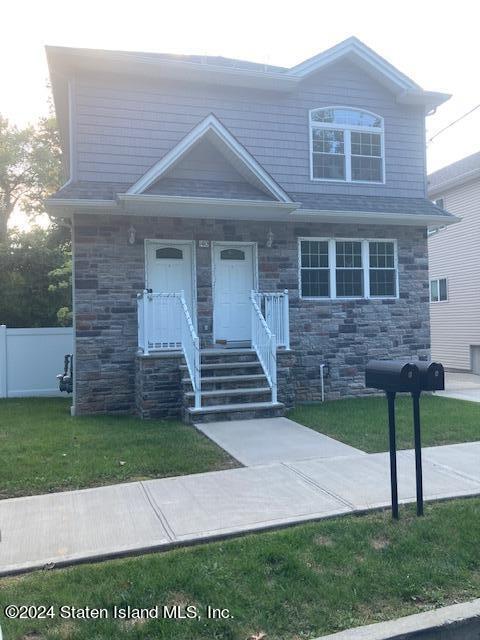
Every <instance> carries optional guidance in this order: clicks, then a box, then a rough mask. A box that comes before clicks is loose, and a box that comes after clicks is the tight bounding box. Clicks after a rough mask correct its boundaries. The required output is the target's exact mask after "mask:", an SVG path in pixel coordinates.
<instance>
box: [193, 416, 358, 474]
mask: <svg viewBox="0 0 480 640" xmlns="http://www.w3.org/2000/svg"><path fill="white" fill-rule="evenodd" d="M195 426H196V428H197V429H198V430H199V431H201V432H202V433H204V434H205V435H206V436H207V437H208V438H210V439H211V440H213V441H214V442H216V443H217V444H218V445H219V446H220V447H222V449H225V451H227V452H228V453H229V454H230V455H231V456H233V457H234V458H235V459H236V460H238V461H239V462H241V463H242V464H244V465H245V466H247V467H250V466H253V465H258V464H269V463H271V462H290V461H292V460H305V459H307V458H333V457H340V456H353V455H361V456H364V455H366V454H365V452H364V451H360V449H355V448H354V447H350V446H349V445H347V444H343V442H339V441H338V440H334V439H333V438H329V437H328V436H324V435H323V434H322V433H318V432H317V431H313V429H309V428H308V427H304V426H303V425H301V424H298V422H293V420H289V419H288V418H264V419H262V420H232V421H226V422H209V423H205V424H197V425H195Z"/></svg>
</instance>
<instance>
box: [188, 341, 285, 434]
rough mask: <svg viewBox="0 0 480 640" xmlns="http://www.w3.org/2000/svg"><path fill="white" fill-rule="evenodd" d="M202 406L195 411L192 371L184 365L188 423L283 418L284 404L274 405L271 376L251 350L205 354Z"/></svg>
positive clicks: (206, 350) (203, 352)
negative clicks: (265, 371)
mask: <svg viewBox="0 0 480 640" xmlns="http://www.w3.org/2000/svg"><path fill="white" fill-rule="evenodd" d="M200 368H201V407H199V408H195V406H194V405H195V394H194V392H193V390H192V385H191V381H190V377H189V376H188V369H187V368H186V367H185V366H183V367H182V368H181V370H182V372H183V373H184V374H186V375H185V376H184V377H183V378H182V384H183V386H184V394H183V395H184V418H185V420H186V421H187V422H197V423H201V422H209V421H212V420H239V419H245V420H247V419H251V418H267V417H277V416H281V415H283V408H284V405H283V404H282V403H279V402H275V403H272V392H271V389H270V387H269V386H268V383H267V377H266V375H265V373H264V372H263V369H262V366H261V364H260V362H259V361H258V358H257V354H256V352H255V351H254V350H253V349H250V348H235V349H203V350H202V351H201V361H200Z"/></svg>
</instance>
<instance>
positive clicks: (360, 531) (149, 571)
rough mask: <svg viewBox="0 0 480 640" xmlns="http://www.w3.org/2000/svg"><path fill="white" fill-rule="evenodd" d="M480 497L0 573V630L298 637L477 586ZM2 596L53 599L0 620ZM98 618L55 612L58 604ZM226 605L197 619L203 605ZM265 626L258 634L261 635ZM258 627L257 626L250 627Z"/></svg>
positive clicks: (468, 594) (181, 639)
mask: <svg viewBox="0 0 480 640" xmlns="http://www.w3.org/2000/svg"><path fill="white" fill-rule="evenodd" d="M479 540H480V499H478V498H472V499H469V500H457V501H450V502H443V503H437V504H428V505H427V506H426V514H425V517H424V518H416V517H415V516H414V509H413V507H408V508H405V507H403V508H402V513H401V520H400V521H399V522H392V520H391V518H390V515H389V513H388V512H382V513H373V514H369V515H364V516H357V517H355V516H347V517H342V518H336V519H333V520H324V521H322V522H318V523H311V524H306V525H301V526H296V527H291V528H289V529H285V530H282V531H276V532H271V533H262V534H257V535H250V536H245V537H242V538H239V539H236V540H229V541H227V542H221V543H211V544H206V545H202V546H198V547H190V548H184V549H177V550H174V551H170V552H166V553H163V554H152V555H149V556H143V557H137V558H129V559H123V560H115V561H110V562H105V563H103V564H96V565H83V566H77V567H72V568H69V569H62V570H60V569H59V570H53V571H39V572H36V573H32V574H27V575H25V576H21V577H13V578H4V579H2V580H0V611H1V612H2V614H0V624H1V625H2V627H3V631H4V634H5V637H6V638H11V639H12V640H14V639H15V640H23V639H26V638H32V639H33V638H35V639H36V640H54V639H57V640H58V639H59V638H60V639H61V638H69V640H70V639H71V640H87V639H90V638H102V639H103V640H108V639H112V640H117V639H118V638H131V639H139V640H140V639H143V638H159V639H160V638H164V639H165V640H166V639H167V638H168V639H169V640H170V639H171V640H175V639H177V640H214V639H218V640H247V639H248V638H252V637H257V638H264V640H306V639H307V638H314V637H317V636H318V635H321V634H325V633H331V632H334V631H337V630H340V629H344V628H349V627H351V626H356V625H363V624H368V623H372V622H376V621H380V620H385V619H389V618H395V617H397V616H402V615H407V614H410V613H418V612H420V611H424V610H426V609H431V608H434V607H440V606H443V605H447V604H452V603H455V602H459V601H465V600H469V599H472V598H475V597H479V595H480V554H479V553H478V541H479ZM8 604H15V605H23V604H33V605H42V604H43V605H53V607H54V609H53V612H54V613H55V617H54V618H53V619H49V618H47V619H46V620H39V621H28V620H6V619H5V617H4V616H3V609H4V607H5V606H6V605H8ZM174 604H176V605H180V606H182V607H184V606H186V605H195V606H197V607H198V610H199V612H200V615H201V616H202V617H201V619H200V620H198V619H194V620H151V621H148V620H143V621H142V620H140V621H135V620H134V619H130V620H119V619H112V615H111V612H112V608H113V606H114V605H117V606H119V607H127V606H128V605H130V606H131V607H149V608H151V607H155V606H156V605H158V606H160V607H161V606H162V605H174ZM62 605H67V606H68V605H70V606H71V605H74V606H76V607H86V606H90V607H105V608H106V609H107V612H108V613H109V618H108V619H101V620H82V619H61V618H60V617H59V616H58V611H59V607H60V606H62ZM208 605H210V606H212V607H215V608H228V609H229V610H230V615H231V617H230V618H229V619H223V620H211V619H210V620H208V619H207V618H206V616H205V611H206V607H207V606H208ZM262 633H265V634H266V635H265V636H263V635H261V634H262ZM254 634H258V635H254Z"/></svg>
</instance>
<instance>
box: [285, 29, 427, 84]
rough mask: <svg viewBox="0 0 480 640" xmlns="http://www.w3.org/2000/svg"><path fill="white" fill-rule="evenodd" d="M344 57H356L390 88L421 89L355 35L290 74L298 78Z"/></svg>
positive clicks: (294, 68) (306, 61)
mask: <svg viewBox="0 0 480 640" xmlns="http://www.w3.org/2000/svg"><path fill="white" fill-rule="evenodd" d="M344 57H356V58H357V59H358V61H359V62H361V64H362V66H364V67H370V68H371V70H372V71H375V72H376V73H377V74H379V75H380V76H383V79H384V80H385V81H386V82H387V83H388V84H389V85H391V88H392V89H393V88H394V87H395V86H396V87H397V90H400V91H409V90H410V91H412V90H414V91H419V90H420V91H422V90H421V88H420V87H419V85H418V84H416V83H415V82H413V80H411V79H410V78H408V77H407V76H406V75H404V74H403V73H401V72H400V71H399V70H398V69H396V68H395V67H394V66H393V65H391V64H390V63H389V62H387V61H386V60H385V59H384V58H382V57H381V56H379V55H378V54H377V53H375V51H372V49H370V48H369V47H367V46H366V45H365V44H363V42H361V41H360V40H358V38H355V37H351V38H348V39H347V40H344V41H343V42H340V43H339V44H337V45H335V46H334V47H331V48H330V49H327V51H324V52H323V53H320V54H319V55H317V56H314V57H313V58H310V59H309V60H305V61H304V62H301V63H300V64H298V65H296V66H295V67H292V69H290V74H291V75H293V76H296V77H298V78H305V77H306V76H309V75H310V74H312V73H315V72H316V71H319V70H320V69H322V68H324V67H326V66H328V65H331V64H333V63H334V62H337V61H338V60H341V59H342V58H344Z"/></svg>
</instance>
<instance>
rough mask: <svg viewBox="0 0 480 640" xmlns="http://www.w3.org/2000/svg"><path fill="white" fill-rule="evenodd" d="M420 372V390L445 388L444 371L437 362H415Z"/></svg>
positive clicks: (440, 389) (441, 389)
mask: <svg viewBox="0 0 480 640" xmlns="http://www.w3.org/2000/svg"><path fill="white" fill-rule="evenodd" d="M415 364H416V366H417V367H418V370H419V372H420V390H421V391H443V390H444V389H445V373H444V371H443V365H441V364H440V363H439V362H423V361H420V362H416V363H415Z"/></svg>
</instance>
